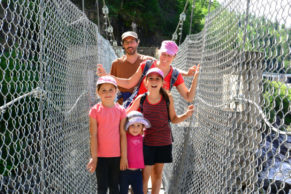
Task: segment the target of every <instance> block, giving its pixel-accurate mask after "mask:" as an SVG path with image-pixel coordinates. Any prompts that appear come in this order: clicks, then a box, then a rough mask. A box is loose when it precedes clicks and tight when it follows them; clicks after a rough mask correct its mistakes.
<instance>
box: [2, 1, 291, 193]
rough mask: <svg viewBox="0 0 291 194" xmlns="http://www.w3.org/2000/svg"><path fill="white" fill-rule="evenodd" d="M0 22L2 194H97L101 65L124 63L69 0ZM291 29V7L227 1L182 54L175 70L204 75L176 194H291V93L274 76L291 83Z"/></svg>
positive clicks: (177, 163) (183, 142) (168, 186)
mask: <svg viewBox="0 0 291 194" xmlns="http://www.w3.org/2000/svg"><path fill="white" fill-rule="evenodd" d="M265 16H266V17H265ZM0 18H1V20H0V34H1V36H0V37H1V38H0V65H1V66H0V69H1V71H0V147H1V151H0V193H69V192H70V193H96V191H97V185H96V177H95V175H91V174H89V172H88V171H87V170H86V164H87V162H88V159H89V157H90V150H89V130H88V128H89V125H88V123H89V122H88V110H89V108H90V107H91V106H92V105H94V104H95V103H96V102H97V99H96V95H95V83H96V79H97V78H96V74H95V70H96V64H97V63H101V64H103V65H104V67H105V68H106V70H107V72H109V69H110V66H111V62H112V61H113V60H114V59H115V58H116V57H118V56H120V55H121V54H122V52H121V51H120V50H119V51H118V50H117V49H116V47H115V46H112V45H111V42H110V41H108V40H106V39H104V38H103V37H102V36H101V35H100V33H99V32H98V28H97V26H96V25H95V24H94V23H92V22H91V21H89V20H88V18H87V17H86V15H85V14H84V13H83V12H81V11H80V10H79V9H78V8H77V7H76V6H75V5H73V4H72V3H71V2H70V1H69V0H51V1H43V0H35V1H26V0H22V1H9V0H8V1H0ZM290 21H291V4H290V1H288V0H277V1H269V0H264V1H263V0H257V1H253V0H225V1H223V2H221V5H220V6H219V7H218V8H216V9H215V10H213V11H212V12H210V13H209V14H208V15H207V17H206V18H205V25H204V29H203V30H202V31H201V32H200V33H198V34H190V35H188V36H187V37H186V39H185V40H184V41H183V42H182V43H181V44H180V45H179V52H178V55H177V57H176V59H175V61H174V64H173V66H175V67H177V68H180V69H184V70H187V69H188V68H189V67H191V66H193V65H196V64H198V63H199V64H201V73H200V77H199V83H198V89H197V94H196V97H195V100H194V105H195V112H194V114H193V116H192V118H191V119H189V120H187V121H185V122H183V123H181V124H178V125H172V130H173V135H174V138H175V142H174V145H173V157H174V161H173V163H172V164H168V165H166V166H165V169H164V174H163V183H164V187H165V191H166V193H173V194H177V193H182V194H184V193H191V194H192V193H278V194H279V193H280V194H281V193H288V194H290V193H291V157H290V153H291V126H290V125H291V124H290V123H291V104H290V102H291V88H290V84H289V85H288V83H287V79H283V80H275V81H272V80H269V79H268V76H264V75H276V74H290V72H291V67H290V66H291V65H290V61H291V22H290ZM190 81H191V80H190V78H185V82H186V84H190ZM172 93H173V96H174V98H175V107H176V110H177V113H182V112H183V111H184V109H185V108H186V107H187V102H185V101H184V100H183V99H182V98H180V97H179V94H178V92H177V91H175V89H173V91H172Z"/></svg>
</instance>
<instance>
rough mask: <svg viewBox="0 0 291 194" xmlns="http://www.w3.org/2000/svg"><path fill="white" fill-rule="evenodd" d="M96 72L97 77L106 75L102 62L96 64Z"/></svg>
mask: <svg viewBox="0 0 291 194" xmlns="http://www.w3.org/2000/svg"><path fill="white" fill-rule="evenodd" d="M96 74H97V76H98V77H101V76H104V75H107V73H106V71H105V69H104V68H103V65H102V64H97V72H96Z"/></svg>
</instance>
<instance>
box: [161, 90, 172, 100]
mask: <svg viewBox="0 0 291 194" xmlns="http://www.w3.org/2000/svg"><path fill="white" fill-rule="evenodd" d="M160 94H161V95H162V96H163V98H164V99H165V100H166V102H169V101H170V100H169V92H168V91H166V90H165V89H164V88H163V87H161V89H160Z"/></svg>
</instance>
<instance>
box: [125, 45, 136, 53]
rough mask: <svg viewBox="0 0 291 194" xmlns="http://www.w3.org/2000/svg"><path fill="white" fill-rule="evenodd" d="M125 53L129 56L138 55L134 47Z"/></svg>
mask: <svg viewBox="0 0 291 194" xmlns="http://www.w3.org/2000/svg"><path fill="white" fill-rule="evenodd" d="M129 48H131V50H130V51H129V50H128V49H129ZM125 52H126V54H128V55H134V54H135V53H136V48H134V47H128V48H127V49H125Z"/></svg>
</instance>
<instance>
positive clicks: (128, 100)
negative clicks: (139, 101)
mask: <svg viewBox="0 0 291 194" xmlns="http://www.w3.org/2000/svg"><path fill="white" fill-rule="evenodd" d="M153 63H154V60H147V61H146V64H145V66H144V69H143V71H142V75H141V77H140V79H139V81H138V84H137V85H136V87H135V89H134V91H133V92H132V94H131V96H130V97H129V98H128V99H127V100H126V101H125V102H124V103H123V107H124V108H127V107H128V106H129V105H130V104H131V102H132V101H133V99H134V98H135V97H136V95H137V93H138V91H139V88H140V85H141V82H142V80H143V78H144V76H145V75H146V73H147V72H148V70H149V69H150V68H151V66H152V64H153Z"/></svg>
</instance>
